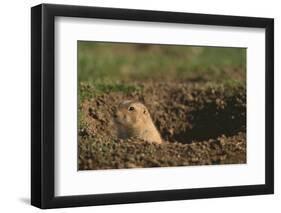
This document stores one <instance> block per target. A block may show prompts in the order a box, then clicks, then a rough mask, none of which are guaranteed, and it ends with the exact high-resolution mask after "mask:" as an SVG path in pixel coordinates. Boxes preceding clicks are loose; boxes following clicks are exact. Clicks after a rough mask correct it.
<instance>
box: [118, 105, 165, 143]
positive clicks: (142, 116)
mask: <svg viewBox="0 0 281 213" xmlns="http://www.w3.org/2000/svg"><path fill="white" fill-rule="evenodd" d="M114 121H115V123H116V125H117V131H118V136H119V137H120V138H123V139H126V138H130V137H137V138H140V139H143V140H145V141H148V142H151V143H157V144H161V143H162V139H161V136H160V134H159V132H158V130H157V129H156V127H155V125H154V123H153V121H152V119H151V117H150V114H149V112H148V110H147V108H146V107H145V106H144V105H143V104H142V103H140V102H135V101H130V100H127V101H123V102H121V103H120V104H119V105H118V106H117V109H116V112H115V113H114Z"/></svg>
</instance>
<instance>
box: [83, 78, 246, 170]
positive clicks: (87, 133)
mask: <svg viewBox="0 0 281 213" xmlns="http://www.w3.org/2000/svg"><path fill="white" fill-rule="evenodd" d="M135 85H136V86H137V87H138V88H141V89H139V90H136V91H130V92H127V93H124V92H110V91H109V92H105V93H102V94H99V95H97V96H95V97H94V98H89V99H84V100H83V101H82V102H81V103H80V105H79V113H80V117H82V120H81V119H80V123H79V129H78V147H79V153H78V154H79V159H78V161H79V162H78V167H79V170H92V169H119V168H143V167H165V166H189V165H214V164H241V163H246V89H245V87H244V86H223V85H208V84H206V83H186V82H176V83H175V82H170V83H168V82H165V83H161V82H159V83H157V82H145V83H142V82H138V83H135ZM80 86H81V89H82V90H83V89H85V90H86V89H89V87H90V86H89V85H86V84H83V85H80ZM122 100H137V101H141V102H142V103H144V104H145V105H146V106H147V108H148V110H149V112H150V114H151V117H152V119H153V121H154V123H155V125H156V127H157V128H158V130H159V132H160V134H161V136H162V138H163V140H164V143H163V144H161V145H158V144H151V143H148V142H146V141H142V140H140V139H137V138H130V139H127V140H122V139H119V138H117V136H116V128H115V125H114V123H113V120H112V114H113V111H114V108H115V106H116V105H117V104H118V103H119V102H120V101H122Z"/></svg>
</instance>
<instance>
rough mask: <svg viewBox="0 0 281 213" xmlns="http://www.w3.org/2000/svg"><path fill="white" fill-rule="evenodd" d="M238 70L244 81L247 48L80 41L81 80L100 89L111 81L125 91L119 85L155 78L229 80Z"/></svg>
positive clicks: (115, 86)
mask: <svg viewBox="0 0 281 213" xmlns="http://www.w3.org/2000/svg"><path fill="white" fill-rule="evenodd" d="M235 70H236V72H237V70H239V72H240V73H239V76H238V77H239V78H238V80H242V81H243V79H245V78H246V77H245V76H246V49H245V48H218V47H194V46H182V45H181V46H176V45H144V44H126V43H104V42H86V41H79V42H78V76H79V82H89V83H94V84H95V85H97V86H98V87H100V88H99V89H98V90H101V91H103V90H108V86H109V85H110V84H112V86H111V88H110V89H113V90H123V89H124V90H126V89H128V88H122V87H120V84H122V83H124V82H132V81H142V80H155V79H157V80H167V79H169V80H173V79H181V80H184V79H186V80H189V79H198V78H204V79H207V80H208V81H213V82H226V81H232V80H233V78H234V77H235V78H236V79H237V74H236V75H235V76H234V77H233V72H234V71H235ZM235 78H234V80H235ZM102 84H106V86H101V85H102Z"/></svg>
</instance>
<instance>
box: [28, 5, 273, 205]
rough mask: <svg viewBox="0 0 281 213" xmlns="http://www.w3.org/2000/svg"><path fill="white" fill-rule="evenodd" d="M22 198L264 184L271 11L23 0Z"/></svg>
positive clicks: (167, 193) (235, 190) (196, 193)
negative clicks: (27, 29) (25, 188)
mask: <svg viewBox="0 0 281 213" xmlns="http://www.w3.org/2000/svg"><path fill="white" fill-rule="evenodd" d="M31 41H32V42H31V52H32V54H31V58H32V63H31V78H32V79H31V83H32V85H31V90H32V91H31V96H32V102H31V110H32V117H31V121H32V122H31V123H32V126H31V127H32V138H31V149H32V150H31V153H32V154H31V203H32V205H34V206H37V207H39V208H59V207H75V206H89V205H105V204H122V203H137V202H153V201H169V200H182V199H197V198H215V197H227V196H245V195H259V194H272V193H273V191H274V155H273V154H274V152H273V138H274V137H273V136H274V132H273V131H274V73H273V72H274V20H273V19H270V18H256V17H238V16H223V15H209V14H194V13H178V12H164V11H148V10H130V9H117V8H114V9H113V8H101V7H86V6H67V5H52V4H42V5H38V6H35V7H33V8H32V9H31Z"/></svg>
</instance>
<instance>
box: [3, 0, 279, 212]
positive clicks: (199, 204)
mask: <svg viewBox="0 0 281 213" xmlns="http://www.w3.org/2000/svg"><path fill="white" fill-rule="evenodd" d="M44 2H45V3H62V4H82V5H93V6H108V7H124V8H139V9H154V10H172V11H183V12H197V13H199V12H201V13H213V14H227V15H244V16H264V17H274V18H275V38H276V39H275V55H276V57H275V58H276V62H275V70H276V71H277V72H275V82H276V83H275V91H276V92H275V108H276V109H280V108H281V102H280V101H281V94H280V91H281V86H280V82H281V75H280V72H278V70H280V69H281V63H280V61H278V60H277V59H278V58H279V57H280V53H281V45H280V38H281V23H280V22H281V14H280V8H281V7H280V6H279V5H278V2H279V1H270V0H267V1H261V2H257V1H245V0H244V1H243V0H235V1H224V0H222V1H219V0H212V1H201V0H197V1H186V0H183V1H179V0H173V1H170V0H167V1H165V2H164V1H163V0H160V1H156V0H155V1H151V0H149V1H145V0H139V1H131V0H127V1H124V0H123V1H114V0H107V1H103V0H101V1H94V0H88V1H86V0H80V1H79V2H78V1H74V0H68V1H66V0H64V1H63V0H60V1H47V0H46V1H44ZM39 3H41V1H35V0H30V1H28V2H27V1H3V2H1V13H0V14H1V18H0V22H1V32H0V36H1V39H0V42H1V43H0V44H1V45H0V54H1V55H0V58H1V71H0V81H1V82H0V94H1V104H0V125H1V126H0V129H1V134H0V141H1V154H0V162H1V175H0V190H1V192H0V202H1V204H0V211H1V212H14V211H21V212H38V211H39V210H38V209H36V208H34V207H31V206H29V205H28V203H29V196H30V192H29V191H30V7H31V6H33V5H36V4H39ZM277 82H279V83H278V84H279V85H277ZM280 112H281V111H280V110H276V111H275V131H276V135H275V150H277V151H275V162H276V164H275V168H276V170H275V171H276V175H275V178H276V182H275V186H276V187H275V195H264V196H251V197H240V198H239V197H237V198H219V199H203V200H192V201H173V202H161V203H160V202H158V203H147V204H130V205H128V204H127V205H114V206H102V207H84V208H72V209H58V210H51V211H55V212H75V211H79V212H93V211H96V212H112V211H114V212H124V213H126V212H130V213H131V212H143V211H151V210H152V209H153V211H155V212H158V211H159V212H160V211H161V212H172V211H177V212H187V211H189V212H206V211H208V212H226V211H227V212H228V213H231V212H235V213H237V212H246V211H248V212H254V211H255V212H277V209H279V208H280V207H281V204H280V203H281V202H280V201H281V196H280V195H281V169H280V163H279V162H281V157H280V155H281V151H280V148H281V145H280V143H279V141H280V140H281V132H280V130H279V128H280V127H281V123H280V121H281V120H280ZM278 130H279V131H278ZM279 211H280V210H279Z"/></svg>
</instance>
